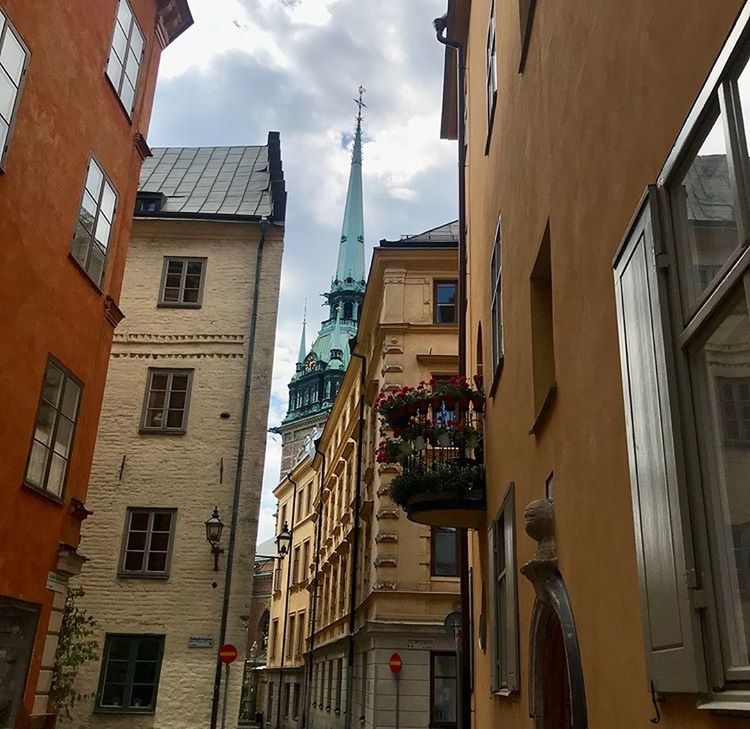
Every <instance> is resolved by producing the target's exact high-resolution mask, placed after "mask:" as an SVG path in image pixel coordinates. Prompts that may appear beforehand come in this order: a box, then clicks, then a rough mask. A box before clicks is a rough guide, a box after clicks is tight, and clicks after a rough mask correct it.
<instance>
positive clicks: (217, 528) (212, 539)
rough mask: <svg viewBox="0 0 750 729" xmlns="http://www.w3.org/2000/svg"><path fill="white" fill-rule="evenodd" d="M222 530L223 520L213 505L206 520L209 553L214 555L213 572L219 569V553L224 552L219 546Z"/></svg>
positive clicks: (217, 508) (216, 507)
mask: <svg viewBox="0 0 750 729" xmlns="http://www.w3.org/2000/svg"><path fill="white" fill-rule="evenodd" d="M223 531H224V522H223V521H222V520H221V519H220V518H219V507H218V506H214V513H213V514H212V515H211V518H210V519H208V520H207V521H206V540H207V541H208V543H209V544H210V545H211V554H213V556H214V572H218V571H219V555H220V554H224V550H223V549H222V548H221V547H219V542H220V541H221V534H222V532H223Z"/></svg>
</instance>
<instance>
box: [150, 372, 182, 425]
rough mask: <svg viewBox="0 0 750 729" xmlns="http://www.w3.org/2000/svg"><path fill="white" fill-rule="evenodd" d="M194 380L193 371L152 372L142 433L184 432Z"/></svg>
mask: <svg viewBox="0 0 750 729" xmlns="http://www.w3.org/2000/svg"><path fill="white" fill-rule="evenodd" d="M192 379H193V371H192V370H161V369H159V370H157V369H149V371H148V379H147V384H146V401H145V403H144V408H143V422H142V425H141V430H142V431H145V432H155V433H184V432H185V427H186V425H187V413H188V402H189V400H190V388H191V385H192Z"/></svg>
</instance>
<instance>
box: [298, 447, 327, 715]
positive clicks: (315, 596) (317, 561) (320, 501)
mask: <svg viewBox="0 0 750 729" xmlns="http://www.w3.org/2000/svg"><path fill="white" fill-rule="evenodd" d="M319 445H320V440H317V441H315V453H317V454H318V455H319V456H320V457H321V459H322V460H323V464H322V466H321V469H320V486H319V487H318V524H317V529H316V530H315V582H314V583H313V592H312V599H311V602H312V606H311V609H310V650H309V652H308V654H309V656H310V660H309V662H308V664H307V686H308V690H307V697H306V699H307V700H306V702H305V703H306V707H305V708H306V716H305V717H303V719H305V721H303V724H302V726H303V727H307V726H308V722H307V721H306V720H307V719H309V717H310V709H311V706H310V704H311V701H310V699H311V697H312V695H313V692H312V689H313V685H312V682H313V651H314V650H315V622H316V620H317V615H318V573H319V571H320V542H321V539H322V531H323V484H324V483H325V480H326V454H325V453H323V451H321V450H320V449H319Z"/></svg>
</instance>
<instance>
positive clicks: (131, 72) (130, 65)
mask: <svg viewBox="0 0 750 729" xmlns="http://www.w3.org/2000/svg"><path fill="white" fill-rule="evenodd" d="M138 65H139V64H138V59H137V58H136V57H135V56H134V55H133V51H130V52H129V53H128V61H127V63H126V64H125V73H126V74H127V77H128V78H129V79H130V83H131V84H132V85H133V86H135V84H136V82H137V81H138Z"/></svg>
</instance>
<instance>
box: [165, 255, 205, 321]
mask: <svg viewBox="0 0 750 729" xmlns="http://www.w3.org/2000/svg"><path fill="white" fill-rule="evenodd" d="M205 277H206V259H205V258H171V257H167V258H165V259H164V271H163V272H162V278H161V292H160V294H159V306H174V307H185V308H194V309H197V308H198V307H200V305H201V301H202V300H203V282H204V280H205Z"/></svg>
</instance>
